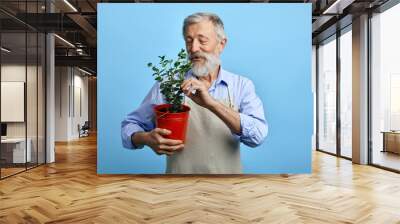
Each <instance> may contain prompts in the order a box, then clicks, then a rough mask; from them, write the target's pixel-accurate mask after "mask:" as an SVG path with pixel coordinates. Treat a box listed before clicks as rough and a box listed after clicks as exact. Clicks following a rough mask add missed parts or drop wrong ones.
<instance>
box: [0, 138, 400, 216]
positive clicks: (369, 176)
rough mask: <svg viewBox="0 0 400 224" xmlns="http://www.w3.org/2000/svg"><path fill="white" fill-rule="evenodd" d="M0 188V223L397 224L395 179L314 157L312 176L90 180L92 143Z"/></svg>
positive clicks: (68, 148)
mask: <svg viewBox="0 0 400 224" xmlns="http://www.w3.org/2000/svg"><path fill="white" fill-rule="evenodd" d="M56 158H57V159H56V163H55V164H50V165H46V166H41V167H39V168H36V169H33V170H30V171H28V172H26V173H22V174H19V175H17V176H14V177H10V178H8V179H5V180H3V181H0V223H373V224H377V223H384V224H386V223H400V175H398V174H395V173H391V172H387V171H384V170H380V169H377V168H374V167H368V166H359V165H353V164H351V162H350V161H347V160H343V159H337V158H335V157H333V156H330V155H326V154H323V153H319V152H315V153H314V155H313V174H310V175H254V176H222V177H221V176H189V177H188V176H186V177H176V176H175V177H174V176H162V175H161V176H135V175H114V176H98V175H97V174H96V139H95V138H94V137H89V138H84V139H82V140H81V141H76V142H70V143H68V144H65V143H64V144H57V147H56Z"/></svg>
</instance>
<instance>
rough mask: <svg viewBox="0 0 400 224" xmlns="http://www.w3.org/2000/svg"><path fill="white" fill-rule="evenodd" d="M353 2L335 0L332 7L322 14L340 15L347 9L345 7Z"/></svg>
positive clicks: (351, 0) (352, 0)
mask: <svg viewBox="0 0 400 224" xmlns="http://www.w3.org/2000/svg"><path fill="white" fill-rule="evenodd" d="M354 1H355V0H336V1H335V2H334V3H333V4H332V5H330V6H329V7H328V8H327V9H325V10H324V12H323V13H322V14H323V15H326V14H342V13H343V9H345V8H347V6H349V5H351V3H353V2H354Z"/></svg>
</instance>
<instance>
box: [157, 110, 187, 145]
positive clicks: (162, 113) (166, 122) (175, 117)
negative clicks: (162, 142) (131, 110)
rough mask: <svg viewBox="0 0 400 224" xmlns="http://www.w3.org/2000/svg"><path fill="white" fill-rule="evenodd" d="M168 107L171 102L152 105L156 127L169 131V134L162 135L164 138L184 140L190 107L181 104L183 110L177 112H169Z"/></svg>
mask: <svg viewBox="0 0 400 224" xmlns="http://www.w3.org/2000/svg"><path fill="white" fill-rule="evenodd" d="M170 107H171V104H161V105H157V106H155V107H154V113H155V115H156V127H157V128H163V129H168V130H170V131H171V134H169V135H165V136H164V137H165V138H169V139H176V140H182V141H183V142H185V138H186V130H187V126H188V121H189V111H190V107H188V106H186V105H182V107H183V111H182V112H178V113H172V112H169V111H168V109H169V108H170Z"/></svg>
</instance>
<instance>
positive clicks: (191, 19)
mask: <svg viewBox="0 0 400 224" xmlns="http://www.w3.org/2000/svg"><path fill="white" fill-rule="evenodd" d="M204 20H209V21H211V22H212V23H213V25H214V28H215V32H216V33H217V37H218V39H219V40H222V39H224V38H225V37H226V35H225V31H224V23H223V22H222V20H221V19H220V18H219V17H218V16H217V15H216V14H214V13H208V12H198V13H195V14H192V15H190V16H188V17H186V18H185V20H184V21H183V29H182V31H183V38H185V34H186V30H187V28H188V27H189V26H190V25H193V24H196V23H199V22H202V21H204Z"/></svg>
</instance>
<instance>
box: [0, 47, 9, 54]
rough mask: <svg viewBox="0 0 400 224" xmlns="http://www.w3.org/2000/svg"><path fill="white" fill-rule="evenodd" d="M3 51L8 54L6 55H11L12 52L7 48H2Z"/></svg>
mask: <svg viewBox="0 0 400 224" xmlns="http://www.w3.org/2000/svg"><path fill="white" fill-rule="evenodd" d="M1 50H2V51H4V52H6V53H10V52H11V50H9V49H7V48H5V47H1Z"/></svg>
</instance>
